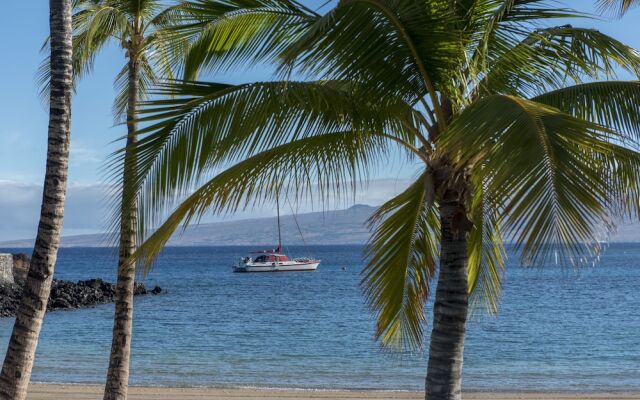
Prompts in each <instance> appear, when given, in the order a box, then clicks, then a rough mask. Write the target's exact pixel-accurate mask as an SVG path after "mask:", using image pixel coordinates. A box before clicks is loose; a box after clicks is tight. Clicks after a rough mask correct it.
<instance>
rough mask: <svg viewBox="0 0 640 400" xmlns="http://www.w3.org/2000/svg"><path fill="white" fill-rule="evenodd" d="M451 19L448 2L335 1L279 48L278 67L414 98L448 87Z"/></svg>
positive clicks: (452, 60) (455, 48) (453, 36)
mask: <svg viewBox="0 0 640 400" xmlns="http://www.w3.org/2000/svg"><path fill="white" fill-rule="evenodd" d="M455 21H456V17H455V15H454V14H453V13H452V11H451V8H450V2H449V1H430V2H428V3H424V2H422V3H421V2H408V1H396V0H344V1H340V2H339V3H338V5H337V6H336V7H335V8H334V9H332V10H331V11H330V12H329V13H327V14H326V15H323V16H322V17H321V18H319V19H318V20H317V21H316V22H315V23H314V24H313V26H312V27H310V28H309V29H308V30H307V31H306V32H305V34H304V35H303V36H302V37H301V38H300V39H299V40H297V41H295V42H294V43H293V44H291V46H289V47H288V48H287V49H286V50H285V51H284V53H283V63H284V65H283V71H285V72H288V71H289V70H290V69H295V70H296V71H299V72H300V73H302V74H303V75H304V76H314V77H321V79H330V80H352V81H358V82H360V83H362V84H367V85H370V90H371V93H375V94H374V95H381V94H382V95H386V94H394V95H398V94H401V95H402V96H405V98H407V99H408V100H407V101H411V100H409V98H411V99H413V101H416V100H417V99H421V98H422V97H424V96H425V95H427V94H430V93H431V94H432V95H433V94H434V93H435V91H436V90H443V89H444V88H445V87H448V85H449V84H450V79H451V70H452V67H454V66H455V65H458V64H459V63H460V62H461V59H462V58H463V48H462V47H461V46H460V41H459V40H458V37H457V32H456V31H455V28H456V25H455V23H454V22H455ZM435 103H437V101H436V102H435Z"/></svg>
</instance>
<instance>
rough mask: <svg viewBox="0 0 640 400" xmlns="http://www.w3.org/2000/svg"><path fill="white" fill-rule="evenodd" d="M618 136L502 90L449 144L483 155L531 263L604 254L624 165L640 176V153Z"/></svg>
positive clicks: (469, 115)
mask: <svg viewBox="0 0 640 400" xmlns="http://www.w3.org/2000/svg"><path fill="white" fill-rule="evenodd" d="M618 137H620V136H618ZM615 138H616V132H615V131H613V130H611V129H609V128H606V127H604V126H602V125H598V124H595V123H593V122H589V121H585V120H582V119H579V118H576V117H573V116H571V115H568V114H565V113H563V112H561V111H560V110H558V109H556V108H552V107H549V106H546V105H543V104H540V103H536V102H533V101H529V100H525V99H521V98H515V97H510V96H500V95H495V96H489V97H487V98H485V99H483V100H480V101H479V102H477V104H475V105H474V106H472V107H470V108H469V109H467V110H465V112H463V113H462V114H461V115H460V117H459V118H458V119H457V120H456V121H455V123H454V124H453V125H452V126H451V130H450V131H449V133H448V135H447V136H446V138H445V139H443V144H444V148H446V149H447V150H448V151H452V152H454V153H455V154H457V155H459V156H460V157H461V160H464V162H466V163H468V162H470V161H471V160H472V159H475V160H477V161H476V165H477V166H478V167H477V168H475V170H474V182H475V184H476V185H484V188H485V190H486V192H487V194H488V197H489V198H491V199H492V200H493V202H494V204H493V205H492V207H495V208H497V209H499V210H503V213H504V217H503V218H502V219H503V221H504V226H505V228H506V229H507V232H508V233H509V234H510V236H511V237H512V238H514V240H515V243H516V244H517V246H518V247H519V248H520V249H521V250H522V260H523V262H524V263H525V264H527V265H531V264H537V265H541V264H544V263H546V262H549V261H552V262H553V261H557V262H558V263H560V264H563V265H579V264H580V263H585V262H589V261H591V260H592V258H593V257H595V256H597V254H598V253H599V251H600V250H601V245H600V240H602V239H603V238H606V237H607V235H608V234H609V233H610V232H611V231H612V229H613V227H614V224H613V223H614V215H613V213H614V212H615V206H616V205H617V204H619V202H620V201H621V199H620V198H619V197H620V196H621V194H622V193H621V192H620V188H621V186H622V185H621V183H620V173H621V172H620V168H622V169H623V170H624V174H626V176H627V178H630V177H632V179H628V182H632V181H633V180H634V179H636V178H637V177H638V175H637V171H638V165H640V164H638V163H639V162H640V154H639V153H637V152H635V151H633V150H630V149H628V148H624V147H621V146H619V145H617V144H615V141H616V140H615ZM478 151H479V152H480V155H481V157H478ZM480 165H481V166H482V167H479V166H480ZM483 170H487V171H491V179H489V180H486V179H485V178H486V175H485V174H484V173H483V172H482V171H483ZM628 182H625V183H628ZM638 182H640V181H636V182H635V183H634V187H637V185H638ZM625 194H626V193H625Z"/></svg>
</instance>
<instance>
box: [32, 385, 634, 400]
mask: <svg viewBox="0 0 640 400" xmlns="http://www.w3.org/2000/svg"><path fill="white" fill-rule="evenodd" d="M27 398H28V399H29V400H76V399H77V400H79V399H83V400H93V399H96V400H99V399H102V386H88V385H86V386H85V385H52V384H32V385H31V387H30V388H29V396H27ZM423 398H424V397H423V394H421V393H419V392H380V391H316V390H266V389H208V388H184V389H183V388H153V387H131V388H130V389H129V399H131V400H204V399H214V400H215V399H231V400H258V399H267V400H342V399H348V400H365V399H403V400H404V399H411V400H417V399H423ZM463 399H465V400H490V399H495V400H534V399H535V400H538V399H539V400H577V399H585V400H632V399H633V400H640V393H589V394H582V393H534V392H522V393H490V392H481V393H464V394H463Z"/></svg>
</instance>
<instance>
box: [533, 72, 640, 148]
mask: <svg viewBox="0 0 640 400" xmlns="http://www.w3.org/2000/svg"><path fill="white" fill-rule="evenodd" d="M532 100H533V101H535V102H538V103H542V104H546V105H549V106H551V107H555V108H557V109H559V110H562V111H563V112H565V113H567V114H570V115H573V116H574V117H576V118H580V119H583V120H586V121H589V122H592V123H596V124H599V125H603V126H608V127H610V128H612V129H615V130H616V131H617V132H618V133H620V134H622V135H623V136H625V137H627V138H630V139H632V140H633V141H634V142H638V140H640V82H639V81H628V82H626V81H613V82H612V81H604V82H589V83H584V84H581V85H575V86H569V87H565V88H562V89H558V90H555V91H551V92H547V93H544V94H542V95H540V96H536V97H534V98H533V99H532Z"/></svg>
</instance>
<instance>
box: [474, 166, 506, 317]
mask: <svg viewBox="0 0 640 400" xmlns="http://www.w3.org/2000/svg"><path fill="white" fill-rule="evenodd" d="M485 173H486V172H485ZM488 174H489V175H490V174H491V172H489V173H488ZM486 179H487V178H485V180H486ZM489 179H490V178H489ZM487 195H488V194H487V192H486V190H485V188H484V186H479V187H476V190H475V193H474V197H473V201H472V206H471V209H472V218H471V219H472V221H471V222H472V223H473V227H472V228H471V231H470V232H469V238H468V247H469V249H468V264H467V268H468V271H469V272H468V273H469V304H470V306H471V309H472V310H473V311H475V310H480V309H484V310H486V311H488V312H489V313H496V312H497V311H498V304H499V302H500V294H501V288H502V275H503V272H504V263H505V260H506V251H505V247H504V242H503V239H502V230H501V227H500V223H501V220H500V211H501V210H499V209H497V208H496V207H495V206H496V202H495V201H491V200H490V199H487V198H486V197H487Z"/></svg>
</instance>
